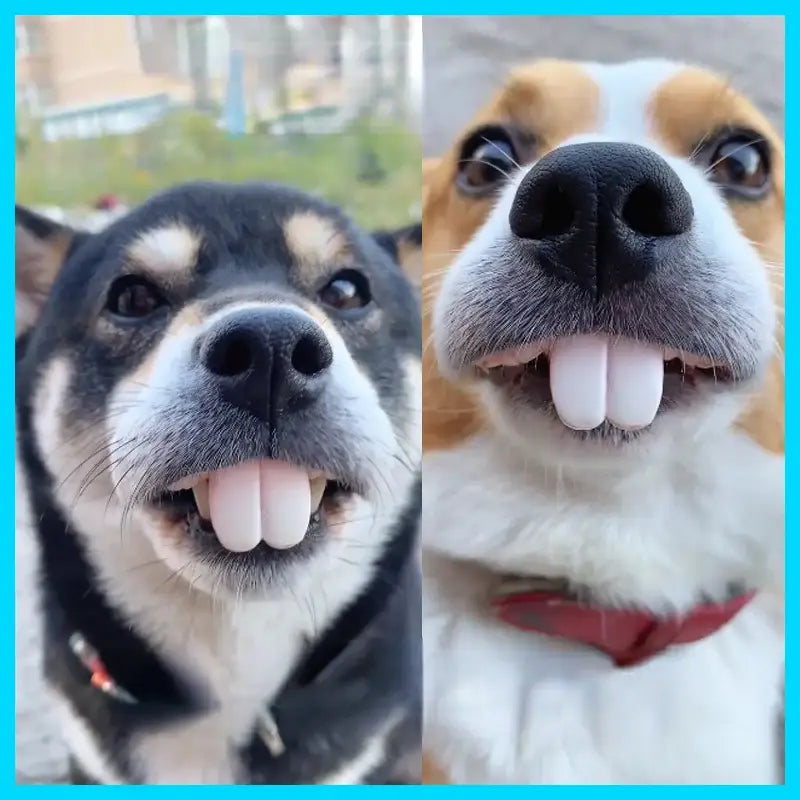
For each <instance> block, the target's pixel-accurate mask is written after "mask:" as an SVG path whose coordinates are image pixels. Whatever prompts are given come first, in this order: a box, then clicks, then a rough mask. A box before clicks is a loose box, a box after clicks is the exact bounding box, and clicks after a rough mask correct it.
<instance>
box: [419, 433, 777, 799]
mask: <svg viewBox="0 0 800 800" xmlns="http://www.w3.org/2000/svg"><path fill="white" fill-rule="evenodd" d="M424 491H425V496H424V519H423V536H424V545H425V561H424V570H425V585H424V627H423V631H424V646H425V749H426V751H427V752H428V753H429V754H430V756H431V757H432V758H433V759H434V761H436V762H437V763H439V765H440V766H441V767H442V768H443V769H444V770H445V772H446V773H447V775H448V777H449V779H450V780H451V781H452V782H454V783H465V782H466V783H567V784H579V783H775V782H778V781H779V780H780V767H779V750H780V747H781V738H780V735H779V715H780V709H781V702H782V700H781V687H782V680H783V659H784V646H783V583H782V580H783V579H782V576H783V568H782V565H783V528H784V524H783V508H784V497H783V459H782V458H780V457H776V456H772V455H769V454H767V453H765V452H764V451H762V450H761V449H760V448H758V447H757V446H756V445H754V444H753V443H752V442H751V441H750V440H748V439H746V438H745V437H744V436H742V435H740V434H736V433H726V434H724V435H722V436H720V437H718V438H717V439H716V440H715V441H711V442H705V443H704V444H703V446H697V447H694V448H693V449H692V450H691V452H688V451H686V452H684V453H683V454H682V455H681V457H680V460H679V461H662V462H659V463H658V464H657V465H652V466H649V467H647V468H645V467H644V466H642V465H640V468H639V469H636V470H632V471H631V472H630V473H629V474H627V475H616V476H615V475H609V474H608V473H607V472H605V473H603V475H598V474H595V475H594V476H592V475H591V474H589V473H587V474H582V475H577V474H567V473H566V472H559V471H556V470H555V469H553V468H551V469H550V470H548V469H545V468H543V467H537V466H535V465H533V464H526V463H524V461H523V460H522V459H521V458H520V457H517V456H516V455H515V454H513V453H510V452H509V449H508V447H507V446H504V445H502V444H500V443H499V442H498V441H497V440H495V439H494V438H489V437H482V436H481V437H476V438H474V439H472V440H471V441H469V442H468V443H466V444H464V445H462V446H461V447H459V448H457V449H456V450H453V451H450V452H441V453H434V454H431V455H428V456H427V457H426V459H425V461H424ZM499 572H511V573H516V574H538V575H548V576H552V577H569V578H570V579H571V580H572V581H574V582H575V583H578V584H583V585H585V586H587V587H589V588H590V589H591V590H592V592H593V595H594V596H595V597H596V598H598V601H599V602H603V603H608V604H617V603H635V604H637V605H640V606H644V607H648V608H651V609H654V610H659V609H660V610H668V609H671V610H677V611H680V610H683V609H686V608H688V607H690V606H691V605H692V604H693V603H694V602H697V599H698V596H699V595H700V594H702V593H705V594H708V595H711V596H716V597H719V596H721V594H722V593H723V592H724V587H725V586H726V584H728V583H730V582H732V581H744V582H745V583H746V584H747V586H748V587H752V588H759V589H760V590H761V591H760V592H759V594H758V595H757V597H756V599H755V600H754V601H753V602H752V603H751V604H750V605H749V606H747V607H746V608H745V609H744V610H743V611H742V612H741V613H740V614H739V615H738V616H737V617H736V618H735V619H734V620H733V621H732V622H731V623H729V624H728V625H727V626H725V627H724V628H722V629H721V630H720V631H718V632H717V633H716V634H713V635H712V636H710V637H708V638H707V639H704V640H702V641H701V642H698V643H695V644H689V645H680V646H675V647H673V648H671V649H670V650H668V651H667V652H665V653H663V654H661V655H659V656H656V657H655V658H653V659H652V660H650V661H647V662H645V663H644V664H642V665H639V666H636V667H632V668H628V669H620V668H616V667H614V666H613V664H612V663H611V662H610V660H609V659H608V658H607V657H606V656H604V655H602V654H600V653H597V652H594V651H592V650H590V649H589V648H587V647H584V646H582V645H577V644H572V643H566V642H561V641H557V640H555V639H553V638H551V637H548V636H544V635H539V634H535V633H530V632H523V631H520V630H517V629H515V628H512V627H510V626H508V625H506V624H505V623H503V622H501V621H499V620H497V619H496V618H494V617H493V616H492V614H491V611H490V610H489V603H488V599H487V598H488V596H489V593H490V589H491V585H492V582H493V581H494V580H496V576H497V573H499Z"/></svg>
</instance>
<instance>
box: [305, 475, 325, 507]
mask: <svg viewBox="0 0 800 800" xmlns="http://www.w3.org/2000/svg"><path fill="white" fill-rule="evenodd" d="M309 477H310V478H311V479H310V480H309V482H308V487H309V489H310V491H311V513H312V514H314V513H315V512H316V510H317V509H318V508H319V504H320V503H321V502H322V495H323V494H324V493H325V485H326V484H327V483H328V480H327V478H326V477H325V476H324V475H318V476H316V477H311V476H310V475H309Z"/></svg>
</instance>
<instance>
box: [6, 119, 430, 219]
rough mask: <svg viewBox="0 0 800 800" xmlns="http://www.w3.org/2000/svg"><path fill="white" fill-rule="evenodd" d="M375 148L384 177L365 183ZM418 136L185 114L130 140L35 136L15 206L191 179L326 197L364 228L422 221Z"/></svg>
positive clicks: (132, 196)
mask: <svg viewBox="0 0 800 800" xmlns="http://www.w3.org/2000/svg"><path fill="white" fill-rule="evenodd" d="M368 152H371V153H372V154H374V157H375V162H376V163H377V165H378V166H379V168H380V169H379V172H380V173H382V176H381V177H380V178H378V179H374V180H372V181H370V180H362V179H360V176H361V174H362V173H363V172H364V171H365V170H366V171H367V172H369V171H370V170H369V168H368V165H369V163H370V162H372V161H373V159H371V158H370V157H369V156H367V155H366V153H368ZM421 158H422V152H421V147H420V142H419V138H418V137H417V136H416V135H415V134H413V133H411V132H409V131H408V130H405V129H404V128H402V127H401V126H399V125H397V124H395V123H387V122H385V121H375V120H373V121H370V122H365V123H361V124H359V125H358V126H353V127H351V128H350V129H348V130H346V131H344V132H342V133H341V134H335V135H329V136H306V137H297V136H295V137H291V138H287V137H271V136H270V135H269V134H266V133H260V134H259V133H254V134H251V135H248V136H246V137H242V138H231V137H229V136H228V134H226V133H225V132H224V131H220V130H218V129H217V128H216V127H215V126H214V124H213V122H212V121H211V119H210V118H208V117H205V116H202V115H199V114H196V113H193V112H179V113H175V114H172V115H171V116H170V117H168V118H167V119H165V120H163V121H162V122H160V123H158V124H157V125H154V126H153V127H151V128H148V129H147V130H145V131H142V132H140V133H138V134H135V135H130V136H114V137H111V136H108V137H103V138H99V139H92V140H63V141H58V142H52V143H47V142H44V141H42V140H41V139H39V138H37V137H36V136H29V137H28V138H27V139H26V142H25V147H24V148H23V152H19V151H18V153H17V161H16V195H17V202H20V203H24V204H26V205H57V206H62V207H64V208H76V207H80V206H87V205H91V204H92V203H93V202H94V201H95V200H96V198H97V197H98V196H99V195H101V194H104V193H107V192H114V193H116V194H118V195H119V196H121V197H122V198H124V200H125V201H126V202H128V203H134V204H135V203H139V202H142V201H143V200H145V199H147V198H148V197H149V196H151V195H152V194H154V193H155V192H157V191H159V190H161V189H165V188H167V187H169V186H173V185H175V184H177V183H181V182H183V181H189V180H197V179H206V180H223V181H248V180H270V181H277V182H279V183H286V184H289V185H292V186H296V187H298V188H300V189H304V190H306V191H310V192H313V193H315V194H317V195H320V196H322V197H325V198H327V199H328V200H330V201H331V202H333V203H335V204H336V205H339V206H341V207H342V208H344V209H345V210H346V211H347V212H348V213H349V214H350V215H351V216H353V217H354V218H355V219H356V220H357V221H358V222H359V223H360V224H361V225H363V226H364V227H367V228H383V227H390V228H391V227H396V226H401V225H404V224H406V223H408V222H410V221H412V220H415V219H418V218H419V213H420V212H419V204H420V164H421Z"/></svg>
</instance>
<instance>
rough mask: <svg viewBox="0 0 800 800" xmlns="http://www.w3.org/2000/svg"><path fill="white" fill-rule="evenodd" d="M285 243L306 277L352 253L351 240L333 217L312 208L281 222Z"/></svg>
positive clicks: (310, 278) (323, 273)
mask: <svg viewBox="0 0 800 800" xmlns="http://www.w3.org/2000/svg"><path fill="white" fill-rule="evenodd" d="M283 236H284V239H285V240H286V246H287V247H288V248H289V252H290V253H291V255H292V257H293V258H294V260H295V262H296V263H297V265H298V266H299V267H300V268H301V270H302V274H303V276H304V277H305V278H307V279H308V280H309V281H312V280H314V279H316V278H318V277H320V276H322V275H325V274H327V272H328V269H329V268H330V266H331V265H332V264H334V263H336V262H338V263H341V262H342V261H344V260H347V259H349V257H350V256H351V252H350V243H349V242H348V240H347V237H346V236H345V234H344V232H343V231H342V230H340V229H339V228H337V227H336V224H335V223H334V222H333V220H331V219H328V218H326V217H323V216H320V215H319V214H315V213H314V212H313V211H298V212H297V213H295V214H293V215H292V216H291V217H289V218H288V219H287V220H286V221H285V222H284V223H283Z"/></svg>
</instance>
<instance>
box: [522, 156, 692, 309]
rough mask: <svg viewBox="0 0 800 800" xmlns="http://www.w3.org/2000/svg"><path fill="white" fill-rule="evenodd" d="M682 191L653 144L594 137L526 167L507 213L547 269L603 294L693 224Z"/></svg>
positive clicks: (637, 275)
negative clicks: (604, 139)
mask: <svg viewBox="0 0 800 800" xmlns="http://www.w3.org/2000/svg"><path fill="white" fill-rule="evenodd" d="M693 217H694V209H693V207H692V200H691V198H690V197H689V193H688V192H687V191H686V189H685V188H684V186H683V183H682V182H681V179H680V178H679V177H678V176H677V175H676V173H675V172H674V170H673V169H672V168H671V167H670V166H669V164H667V162H666V161H665V160H664V159H663V158H661V157H660V156H659V155H658V154H656V153H654V152H653V151H652V150H648V149H647V148H646V147H641V146H639V145H635V144H624V143H620V142H593V143H588V144H574V145H567V146H566V147H559V148H557V149H556V150H553V151H552V152H550V153H548V154H547V155H545V156H544V157H543V158H542V159H541V160H540V161H538V162H537V163H536V164H535V165H534V166H533V167H532V168H531V170H530V171H529V172H528V174H527V175H526V176H525V178H524V179H523V181H522V183H521V184H520V186H519V189H518V190H517V194H516V197H515V198H514V202H513V205H512V208H511V212H510V214H509V223H510V225H511V231H512V232H513V233H514V234H515V235H516V236H518V237H519V238H521V239H526V240H529V241H531V242H533V243H534V244H535V247H536V250H535V253H536V260H537V264H538V265H539V267H540V268H541V269H542V270H543V271H544V272H546V273H547V274H549V275H552V276H554V277H557V278H560V279H562V280H564V281H567V282H569V283H573V284H577V285H578V286H581V287H582V288H584V289H586V290H588V291H591V292H593V293H595V294H596V295H598V296H599V295H601V294H604V293H606V292H608V291H611V290H613V289H617V288H619V287H621V286H624V285H626V284H629V283H632V282H634V281H641V280H643V279H644V278H646V277H647V276H648V275H649V274H650V273H651V272H652V271H653V270H654V269H655V268H656V266H657V265H658V264H659V263H660V262H663V261H664V260H665V259H666V258H668V257H669V250H670V249H671V247H672V246H674V243H675V241H676V239H677V237H680V236H681V235H682V234H685V233H686V232H687V231H688V230H689V228H690V227H691V224H692V219H693Z"/></svg>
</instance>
